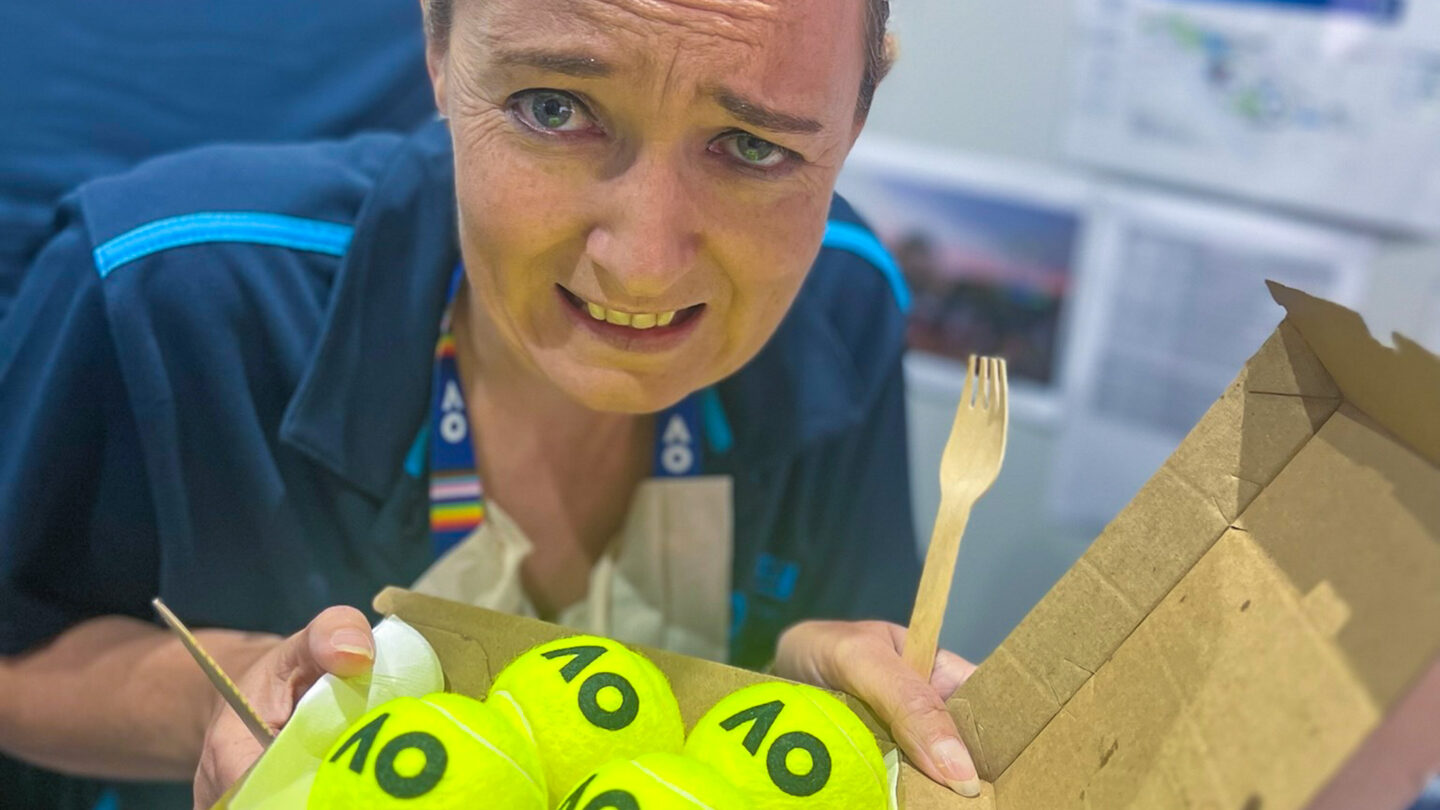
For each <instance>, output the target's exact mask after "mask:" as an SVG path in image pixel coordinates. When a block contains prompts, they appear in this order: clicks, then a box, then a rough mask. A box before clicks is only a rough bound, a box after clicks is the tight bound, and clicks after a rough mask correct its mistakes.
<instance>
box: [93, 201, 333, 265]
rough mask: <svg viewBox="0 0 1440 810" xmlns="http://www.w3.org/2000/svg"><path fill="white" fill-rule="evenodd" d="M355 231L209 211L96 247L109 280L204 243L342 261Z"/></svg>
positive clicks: (162, 221) (136, 230)
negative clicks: (142, 262) (133, 265)
mask: <svg viewBox="0 0 1440 810" xmlns="http://www.w3.org/2000/svg"><path fill="white" fill-rule="evenodd" d="M354 233H355V229H354V228H352V227H351V226H349V225H340V224H337V223H334V222H325V221H322V220H318V219H302V218H301V217H292V216H287V215H285V214H267V213H262V212H257V211H205V212H200V213H195V214H184V215H182V216H178V217H168V218H166V219H158V220H156V221H154V222H150V223H147V224H145V225H141V226H140V227H138V228H134V229H132V230H129V231H126V232H125V233H122V234H120V235H119V236H117V237H115V238H113V239H110V240H108V241H106V242H105V243H104V244H103V245H100V246H99V247H97V248H95V251H94V258H95V269H96V270H97V271H98V272H99V273H100V277H101V278H104V277H106V276H108V275H110V273H111V272H112V271H113V270H115V268H117V267H120V266H121V265H124V264H128V263H130V262H133V261H135V260H136V259H142V258H144V257H146V256H149V255H151V254H153V253H158V252H160V251H162V250H169V249H170V248H174V247H182V246H184V245H197V244H201V243H204V242H249V243H251V244H257V245H274V246H276V247H286V248H291V249H293V250H305V251H310V252H314V253H327V254H329V255H331V256H343V255H344V254H345V249H346V248H347V247H349V246H350V237H351V236H353V235H354Z"/></svg>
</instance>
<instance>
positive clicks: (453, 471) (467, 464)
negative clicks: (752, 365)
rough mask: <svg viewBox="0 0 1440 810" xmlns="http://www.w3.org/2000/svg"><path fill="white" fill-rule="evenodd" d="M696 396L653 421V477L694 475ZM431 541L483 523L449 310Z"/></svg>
mask: <svg viewBox="0 0 1440 810" xmlns="http://www.w3.org/2000/svg"><path fill="white" fill-rule="evenodd" d="M464 277H465V269H464V267H463V266H458V267H456V268H455V274H454V276H452V277H451V279H450V292H449V300H450V301H451V302H453V301H454V300H455V293H456V292H457V291H458V290H459V289H460V281H461V280H462V279H463V278H464ZM700 418H701V406H700V394H699V393H698V392H697V393H695V394H691V395H690V396H688V397H686V398H685V399H684V400H682V401H681V402H680V403H678V404H676V405H674V406H671V407H670V408H668V409H666V410H665V411H663V412H662V413H660V414H659V416H658V418H657V419H656V422H655V425H656V428H655V473H654V474H655V476H656V477H671V478H673V477H681V476H687V475H695V474H698V473H699V472H700V468H701V461H702V456H701V436H702V434H701V431H700V424H701V422H700ZM429 445H430V539H431V543H432V545H433V547H434V551H435V556H436V557H439V556H440V555H442V554H444V553H445V552H447V551H449V550H450V549H451V548H453V547H454V546H455V545H456V544H457V543H459V542H460V541H462V540H464V539H465V538H466V537H468V536H469V535H470V533H471V532H473V531H475V529H476V528H478V527H479V526H480V524H482V523H484V522H485V486H484V484H483V483H482V482H481V481H480V475H479V473H478V472H477V470H476V468H475V447H474V444H473V443H472V442H471V441H470V417H469V414H468V412H467V411H466V409H465V392H464V388H463V386H461V384H460V374H459V371H458V369H457V367H456V365H455V336H454V335H453V334H451V331H450V309H449V307H448V306H447V307H446V310H445V317H444V319H443V320H441V322H440V339H439V340H438V341H436V343H435V370H434V378H433V386H432V389H431V419H430V441H429Z"/></svg>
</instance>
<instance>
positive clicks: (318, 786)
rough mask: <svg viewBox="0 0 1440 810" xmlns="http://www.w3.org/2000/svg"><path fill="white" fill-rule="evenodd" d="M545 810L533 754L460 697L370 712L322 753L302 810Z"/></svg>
mask: <svg viewBox="0 0 1440 810" xmlns="http://www.w3.org/2000/svg"><path fill="white" fill-rule="evenodd" d="M480 792H483V793H484V795H486V796H487V797H489V798H492V799H494V800H495V801H496V805H495V806H498V807H505V808H514V809H515V810H545V808H547V807H549V806H551V805H550V802H549V794H548V791H547V789H546V785H545V777H544V771H543V769H542V768H541V766H540V754H539V752H537V751H536V750H535V745H534V743H532V742H531V741H530V739H529V738H528V737H526V736H525V735H524V734H522V733H521V732H520V731H519V730H518V729H516V728H515V727H514V726H513V725H512V724H511V723H510V721H509V720H508V719H506V718H505V717H504V716H503V715H501V714H500V713H499V712H497V711H495V710H494V709H492V708H490V707H489V706H486V705H484V704H483V703H481V702H480V701H478V700H474V699H472V698H468V697H465V696H463V695H455V694H446V693H435V694H431V695H427V696H425V697H423V698H412V697H401V698H396V699H395V700H392V701H390V702H388V703H386V704H384V705H382V706H378V707H376V708H375V709H373V710H371V711H370V712H368V713H367V714H365V715H364V716H362V717H361V718H360V719H359V720H356V721H355V724H354V725H353V726H351V727H350V728H349V729H347V730H346V731H345V733H344V735H342V736H341V738H340V739H339V740H337V741H336V742H335V743H334V744H333V745H332V746H331V747H330V750H329V751H328V752H327V753H326V755H325V758H324V759H323V760H322V761H321V763H320V768H319V770H317V771H316V773H315V782H314V784H313V785H311V787H310V795H309V798H308V801H307V804H306V808H307V810H351V808H357V807H364V808H373V809H375V810H399V809H400V808H414V809H415V810H419V808H422V807H424V808H430V810H449V809H450V808H461V807H470V806H472V800H473V797H474V796H475V795H476V794H477V793H480Z"/></svg>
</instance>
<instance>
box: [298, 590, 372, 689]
mask: <svg viewBox="0 0 1440 810" xmlns="http://www.w3.org/2000/svg"><path fill="white" fill-rule="evenodd" d="M374 662H375V639H374V637H372V636H371V635H370V622H369V621H367V620H366V619H365V614H363V613H361V612H360V611H358V610H356V609H355V608H353V607H347V606H339V607H332V608H327V609H325V610H324V611H322V612H321V613H320V615H318V616H316V617H315V618H314V619H312V620H311V621H310V624H309V625H308V626H306V628H305V629H304V630H301V631H300V632H298V633H296V634H295V635H293V636H291V637H289V638H288V639H286V640H285V641H284V642H283V644H282V645H281V649H280V651H279V654H278V656H277V658H276V664H275V667H276V672H275V674H276V675H277V676H278V677H280V678H281V679H283V680H286V681H289V682H290V683H292V684H295V685H296V686H298V687H299V688H300V690H301V691H303V690H304V689H307V688H309V686H310V684H312V683H314V682H315V681H317V680H319V679H320V676H322V675H324V674H325V673H327V672H328V673H331V674H334V675H338V676H340V677H342V678H344V677H349V676H351V675H359V674H362V673H364V672H365V671H367V670H369V669H370V665H371V664H373V663H374Z"/></svg>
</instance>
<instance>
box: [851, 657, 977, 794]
mask: <svg viewBox="0 0 1440 810" xmlns="http://www.w3.org/2000/svg"><path fill="white" fill-rule="evenodd" d="M869 653H870V654H863V655H847V656H846V659H847V662H846V665H845V666H843V667H837V668H836V672H835V678H834V680H835V681H836V682H837V685H838V686H840V688H841V689H843V690H844V691H846V692H849V693H850V694H852V695H855V696H857V697H859V698H860V699H862V700H864V701H865V702H866V703H868V704H869V705H870V707H871V708H872V709H874V710H875V711H876V713H877V714H879V715H880V718H881V719H882V720H883V721H884V722H885V723H886V724H887V725H889V726H890V733H891V734H892V735H893V736H894V737H895V742H897V743H899V745H900V747H901V748H902V749H903V750H904V751H905V753H906V755H907V756H909V757H910V759H911V761H913V762H914V763H915V764H916V765H917V766H918V767H919V768H920V770H922V771H924V772H925V774H926V775H927V776H929V777H930V778H931V779H934V780H935V781H937V782H940V783H941V784H944V785H948V786H949V787H950V789H951V790H954V791H955V792H956V793H959V794H960V795H962V796H969V797H975V796H979V795H980V780H979V777H978V776H977V774H976V771H975V763H974V762H973V761H972V760H971V759H970V754H969V752H968V751H966V750H965V745H964V743H962V742H961V741H960V735H959V733H958V732H957V731H956V730H955V722H954V720H952V719H951V718H950V712H949V711H948V710H946V708H945V702H944V701H943V700H941V699H940V694H939V693H938V692H937V691H936V690H935V688H934V687H932V686H931V685H930V684H929V683H927V682H926V681H925V680H923V679H922V678H921V677H920V676H919V675H916V674H915V673H914V672H913V671H911V670H910V668H909V667H907V666H906V665H905V662H904V660H903V659H901V658H900V656H899V655H897V654H895V653H894V651H893V650H889V651H888V654H886V653H887V651H886V650H885V649H884V643H883V642H880V641H878V640H877V650H874V651H869Z"/></svg>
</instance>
